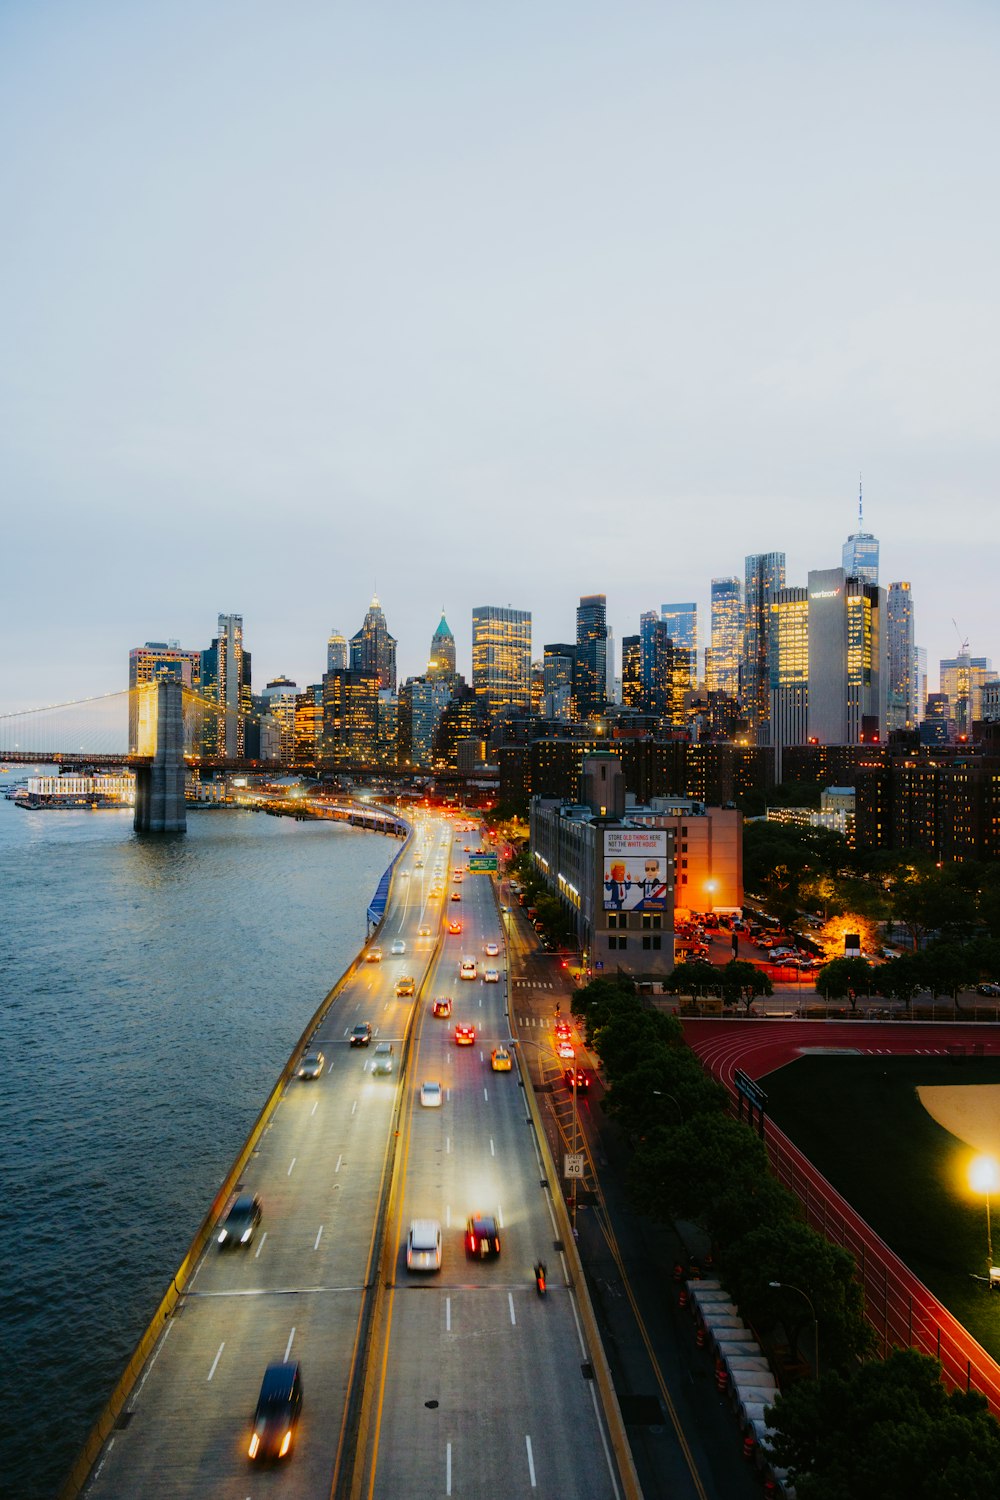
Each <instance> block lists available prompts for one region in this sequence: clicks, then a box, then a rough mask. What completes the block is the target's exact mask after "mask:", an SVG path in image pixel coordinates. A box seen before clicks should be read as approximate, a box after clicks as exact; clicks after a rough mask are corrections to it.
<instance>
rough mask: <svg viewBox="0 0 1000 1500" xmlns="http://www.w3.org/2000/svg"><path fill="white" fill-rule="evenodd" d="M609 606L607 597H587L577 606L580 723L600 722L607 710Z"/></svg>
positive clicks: (576, 680)
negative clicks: (595, 720)
mask: <svg viewBox="0 0 1000 1500" xmlns="http://www.w3.org/2000/svg"><path fill="white" fill-rule="evenodd" d="M607 605H608V601H607V598H606V596H605V595H604V594H583V595H581V597H580V603H579V605H578V606H577V611H576V675H575V678H574V682H573V696H574V701H575V704H576V716H577V718H578V719H598V718H600V717H601V715H602V714H603V713H604V712H605V710H606V708H607V703H608V694H607V681H608V608H607Z"/></svg>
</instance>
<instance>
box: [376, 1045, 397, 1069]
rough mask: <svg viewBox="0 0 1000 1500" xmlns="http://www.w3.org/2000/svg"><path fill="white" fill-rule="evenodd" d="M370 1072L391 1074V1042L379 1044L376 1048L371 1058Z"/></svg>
mask: <svg viewBox="0 0 1000 1500" xmlns="http://www.w3.org/2000/svg"><path fill="white" fill-rule="evenodd" d="M372 1072H373V1073H391V1072H392V1043H391V1042H379V1044H378V1046H377V1047H376V1048H375V1055H374V1057H373V1058H372Z"/></svg>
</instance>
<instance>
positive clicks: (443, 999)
mask: <svg viewBox="0 0 1000 1500" xmlns="http://www.w3.org/2000/svg"><path fill="white" fill-rule="evenodd" d="M431 1015H432V1016H445V1017H447V1016H450V1015H451V996H450V995H438V997H437V999H436V1000H435V1001H434V1003H433V1005H432V1006H431Z"/></svg>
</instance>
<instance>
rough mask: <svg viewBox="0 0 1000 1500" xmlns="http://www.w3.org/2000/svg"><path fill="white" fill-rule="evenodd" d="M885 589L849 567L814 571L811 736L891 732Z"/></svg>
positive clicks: (848, 737) (828, 738)
mask: <svg viewBox="0 0 1000 1500" xmlns="http://www.w3.org/2000/svg"><path fill="white" fill-rule="evenodd" d="M885 614H886V607H885V589H880V588H878V587H876V586H875V585H874V584H870V583H865V582H863V581H862V580H861V579H860V578H857V577H854V576H853V575H848V574H847V573H845V572H844V569H843V568H820V569H816V570H813V571H812V572H810V574H809V738H810V739H811V740H815V741H816V742H817V743H818V744H820V745H857V744H860V743H862V742H864V741H871V742H874V741H876V740H880V739H882V738H884V735H885V703H886V678H887V676H888V672H887V664H886V640H885V637H886V628H885Z"/></svg>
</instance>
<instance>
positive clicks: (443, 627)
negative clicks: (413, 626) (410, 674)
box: [427, 610, 455, 679]
mask: <svg viewBox="0 0 1000 1500" xmlns="http://www.w3.org/2000/svg"><path fill="white" fill-rule="evenodd" d="M454 675H455V637H454V636H453V635H452V633H451V627H450V626H449V624H448V621H447V620H446V619H445V617H444V611H443V610H442V612H441V619H440V622H439V624H438V628H437V629H436V630H435V632H434V634H433V635H432V636H431V654H430V657H429V659H428V662H427V676H428V677H429V678H431V679H434V678H441V677H454Z"/></svg>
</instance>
